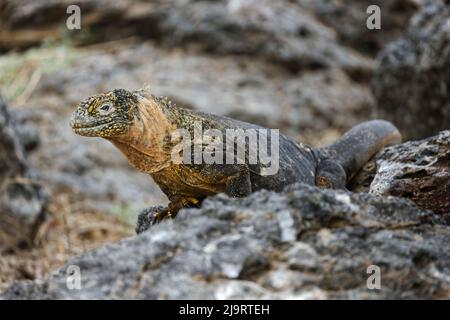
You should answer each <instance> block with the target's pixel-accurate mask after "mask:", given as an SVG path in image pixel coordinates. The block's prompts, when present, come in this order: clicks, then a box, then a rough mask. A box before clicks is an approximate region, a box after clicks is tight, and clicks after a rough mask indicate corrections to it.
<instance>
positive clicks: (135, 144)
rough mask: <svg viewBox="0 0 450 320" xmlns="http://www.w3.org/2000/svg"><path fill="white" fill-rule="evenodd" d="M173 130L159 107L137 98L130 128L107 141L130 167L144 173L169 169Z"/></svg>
mask: <svg viewBox="0 0 450 320" xmlns="http://www.w3.org/2000/svg"><path fill="white" fill-rule="evenodd" d="M175 129H176V127H175V125H174V124H172V123H171V122H170V121H169V119H168V118H167V116H166V115H165V113H164V112H163V110H162V107H161V106H160V105H159V103H158V102H157V101H155V100H154V99H152V98H151V97H141V98H139V101H138V103H137V105H136V112H135V117H134V121H133V124H132V125H131V126H130V129H129V130H128V131H127V133H125V134H123V135H121V136H117V137H111V138H110V139H109V140H110V141H111V142H112V143H113V144H114V145H115V146H116V147H117V148H118V149H119V150H120V151H121V152H122V153H123V154H124V155H125V156H126V157H127V159H128V161H129V162H130V164H131V165H133V166H134V167H136V168H137V169H139V170H140V171H143V172H146V173H154V172H158V171H160V170H162V169H164V168H167V167H169V166H170V165H171V150H170V148H168V142H169V144H170V137H171V133H172V132H173V131H174V130H175Z"/></svg>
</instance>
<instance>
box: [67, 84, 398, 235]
mask: <svg viewBox="0 0 450 320" xmlns="http://www.w3.org/2000/svg"><path fill="white" fill-rule="evenodd" d="M199 122H200V123H201V124H202V126H203V128H205V129H215V130H216V131H217V130H219V131H220V132H223V133H225V132H226V131H227V130H233V129H237V130H239V129H243V130H248V129H255V130H256V129H264V128H263V127H260V126H257V125H254V124H250V123H246V122H242V121H238V120H234V119H231V118H228V117H224V116H217V115H212V114H206V113H201V112H196V111H192V110H189V109H184V108H181V107H178V106H176V105H175V104H173V103H172V102H171V101H169V100H168V99H167V98H164V97H157V96H155V95H153V94H151V93H150V92H149V90H148V89H139V90H135V91H129V90H124V89H115V90H113V91H110V92H107V93H103V94H98V95H94V96H92V97H90V98H88V99H86V100H84V101H82V102H81V103H80V104H79V106H78V107H77V109H76V110H75V112H74V113H73V115H72V119H71V127H72V129H73V131H74V132H75V133H77V134H79V135H82V136H88V137H101V138H104V139H107V140H109V141H110V142H112V143H113V144H114V145H115V146H116V147H117V148H118V149H119V150H120V151H121V152H122V153H123V154H124V155H125V156H126V157H127V158H128V161H129V162H130V164H131V165H132V166H134V167H135V168H137V169H138V170H140V171H142V172H145V173H147V174H150V175H151V176H152V178H153V180H154V181H155V182H156V183H157V184H158V185H159V187H160V188H161V190H162V191H163V192H164V193H165V194H166V195H167V197H168V199H169V201H170V203H169V205H168V206H167V207H162V206H155V207H151V208H148V209H145V210H143V211H142V212H141V214H140V215H139V218H138V219H139V221H138V226H140V227H139V229H138V230H137V232H141V231H143V230H145V229H147V228H148V227H149V226H150V225H152V224H155V223H157V222H159V221H161V220H163V219H165V218H169V217H172V218H173V217H175V216H176V215H177V213H178V211H179V210H180V209H181V208H184V207H192V206H199V205H200V204H201V202H202V200H203V199H205V198H206V197H207V196H211V195H214V194H217V193H222V192H223V193H226V194H228V195H229V196H232V197H244V196H247V195H249V194H250V193H252V192H254V191H257V190H260V189H268V190H274V191H281V190H282V189H283V188H284V187H285V186H287V185H289V184H292V183H295V182H303V183H306V184H309V185H316V186H319V187H324V188H335V189H338V188H345V186H346V183H347V182H348V181H349V180H350V179H351V178H352V177H353V176H354V175H355V174H356V173H357V171H358V170H359V169H360V168H361V167H362V166H363V165H364V164H365V163H366V162H367V161H368V160H369V159H370V158H371V157H372V156H373V155H374V154H375V153H377V152H378V151H379V150H381V149H382V148H383V147H385V146H388V145H391V144H395V143H399V142H401V136H400V133H399V131H398V130H397V128H396V127H395V126H393V125H392V124H391V123H389V122H386V121H383V120H372V121H367V122H363V123H361V124H359V125H357V126H355V127H354V128H352V129H351V130H350V131H348V132H347V133H346V134H345V135H344V136H343V137H341V138H340V139H339V140H338V141H336V142H335V143H333V144H332V145H330V146H329V147H326V148H321V149H314V148H311V147H309V146H306V145H304V144H301V143H297V142H294V141H292V140H290V139H288V138H287V137H285V136H283V135H279V136H278V150H279V152H278V156H279V159H278V161H279V169H278V171H277V172H276V173H274V174H270V175H267V174H264V170H265V169H267V168H266V165H263V164H262V163H260V162H257V163H254V162H253V163H250V162H249V161H248V160H249V159H248V154H249V150H250V148H249V149H248V150H246V151H245V152H246V153H245V161H244V163H242V161H241V163H232V164H220V163H212V164H206V163H200V164H199V163H197V164H195V163H192V162H191V163H188V162H186V161H185V162H182V163H179V162H175V161H173V153H172V152H173V150H174V148H175V146H176V145H177V144H178V143H179V142H180V140H179V139H174V138H173V137H174V135H173V133H174V132H176V131H177V129H184V130H185V131H187V132H189V134H191V135H193V130H194V127H195V124H196V123H199ZM194 143H198V142H195V140H194V142H192V144H194ZM200 145H201V144H200ZM201 146H202V147H201V148H203V149H201V150H204V148H205V146H204V145H201ZM227 150H228V149H227ZM227 150H225V151H224V152H228V151H227ZM236 152H237V151H236Z"/></svg>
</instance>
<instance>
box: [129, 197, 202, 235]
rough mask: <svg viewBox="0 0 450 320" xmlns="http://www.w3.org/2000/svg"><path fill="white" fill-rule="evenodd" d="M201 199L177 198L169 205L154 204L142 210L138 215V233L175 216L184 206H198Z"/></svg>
mask: <svg viewBox="0 0 450 320" xmlns="http://www.w3.org/2000/svg"><path fill="white" fill-rule="evenodd" d="M200 203H201V201H200V200H199V199H196V198H177V199H176V200H174V201H172V202H171V203H170V204H169V205H168V206H167V207H163V206H153V207H149V208H146V209H144V210H142V211H141V212H140V213H139V215H138V220H137V223H136V228H135V230H136V233H137V234H139V233H142V232H144V231H146V230H148V229H149V228H150V227H151V226H153V225H155V224H157V223H160V222H161V221H163V220H165V219H169V218H170V219H172V218H175V217H176V216H177V214H178V211H180V210H181V209H183V208H192V207H198V206H199V205H200Z"/></svg>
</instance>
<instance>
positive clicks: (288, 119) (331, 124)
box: [0, 0, 422, 291]
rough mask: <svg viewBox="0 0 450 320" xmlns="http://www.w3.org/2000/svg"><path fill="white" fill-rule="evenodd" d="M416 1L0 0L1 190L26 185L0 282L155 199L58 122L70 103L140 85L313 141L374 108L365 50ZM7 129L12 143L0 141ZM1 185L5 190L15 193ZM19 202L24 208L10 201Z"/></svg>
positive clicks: (129, 172)
mask: <svg viewBox="0 0 450 320" xmlns="http://www.w3.org/2000/svg"><path fill="white" fill-rule="evenodd" d="M72 4H76V5H78V6H79V7H80V9H81V29H79V30H76V29H75V30H68V28H67V26H66V20H67V19H68V18H69V16H70V14H68V13H67V12H66V10H67V7H68V6H69V5H72ZM371 4H377V5H379V6H380V8H381V13H382V29H381V30H369V29H367V27H366V20H367V18H368V14H367V13H366V9H367V7H368V6H369V5H371ZM421 5H422V1H419V0H415V1H414V0H383V1H378V0H170V1H169V0H167V1H162V0H161V1H156V0H155V1H133V0H117V1H107V0H98V1H94V0H85V1H63V0H40V1H32V0H22V1H20V0H17V1H8V0H6V1H5V0H0V96H1V97H2V101H3V102H1V103H0V104H3V106H4V107H3V109H0V110H3V111H2V112H3V113H4V114H3V115H2V116H0V120H1V119H3V120H2V121H3V122H2V121H0V124H1V125H2V126H3V129H4V130H5V131H4V132H5V133H3V138H0V141H1V140H2V139H3V141H1V142H2V143H3V147H1V148H0V153H2V156H1V157H3V158H2V159H3V161H2V165H0V173H1V175H0V179H3V182H4V181H6V180H5V179H11V177H13V178H14V179H15V180H14V181H15V183H16V184H15V185H14V188H19V189H20V188H22V189H23V190H25V189H26V190H25V191H24V192H25V194H26V195H25V196H23V197H22V198H20V199H19V200H20V201H22V202H20V203H21V210H22V207H26V208H27V209H26V210H25V211H24V210H22V211H24V212H22V211H21V210H19V211H21V213H20V214H21V215H22V216H20V217H19V218H17V219H18V220H17V221H18V222H14V219H15V218H11V217H13V214H14V212H13V211H14V210H9V211H8V214H6V213H5V212H3V213H1V212H0V220H1V219H3V225H4V226H3V229H0V230H3V231H0V232H2V233H3V238H2V237H0V242H1V241H3V244H1V243H0V250H1V260H0V291H1V290H2V288H5V287H6V286H7V285H8V284H9V283H11V281H13V280H14V279H34V278H36V277H41V276H42V275H43V274H45V273H46V272H48V271H49V270H52V269H55V268H56V267H58V266H60V265H61V264H62V263H63V262H65V261H66V260H67V259H68V257H70V256H73V255H76V254H80V253H82V252H84V251H86V250H89V249H92V248H94V247H97V246H99V245H101V244H104V243H108V242H113V241H117V240H118V239H121V238H124V237H127V236H129V235H132V234H134V230H133V229H134V223H135V220H136V217H137V213H138V211H139V209H141V208H144V207H148V206H151V205H154V204H164V203H166V202H167V200H166V198H165V196H164V195H163V194H162V193H161V191H160V190H159V189H158V187H157V186H156V185H155V184H154V183H153V181H152V180H151V178H150V177H149V176H147V175H144V174H141V173H139V172H137V171H136V170H135V169H133V168H131V167H130V166H129V165H128V163H127V161H126V159H125V158H124V157H123V156H122V155H121V154H120V153H119V152H118V151H117V150H116V149H115V148H114V147H112V145H110V144H109V143H108V142H107V141H104V140H101V139H97V138H95V139H88V138H82V137H79V136H76V135H75V134H73V133H72V131H71V130H70V127H69V125H68V124H69V118H70V114H71V113H72V111H73V110H74V108H75V107H76V105H77V104H78V103H79V102H80V100H83V99H85V98H86V97H88V96H90V95H92V94H96V93H99V92H104V91H109V90H112V89H114V88H126V89H136V88H139V87H142V86H143V85H144V84H146V85H149V86H150V88H151V90H152V91H153V93H154V94H156V95H165V96H168V97H169V98H170V99H172V100H173V101H174V102H176V103H177V104H178V105H181V106H184V107H186V108H192V109H196V110H201V111H205V112H211V113H216V114H220V115H227V116H231V117H234V118H237V119H241V120H244V121H249V122H254V123H257V124H261V125H264V126H267V127H271V128H279V129H280V130H281V131H282V132H283V133H285V134H286V135H288V136H290V137H292V138H294V139H297V140H301V141H302V142H305V143H309V144H312V145H314V146H323V145H326V144H328V143H330V142H332V141H334V140H335V139H336V138H337V137H339V136H340V135H341V134H342V133H343V132H344V131H346V130H347V129H349V128H350V127H351V126H353V125H355V124H357V123H359V122H361V121H364V120H368V119H371V118H374V117H377V116H378V109H377V101H379V99H378V98H379V96H380V95H375V94H374V90H373V84H372V81H373V78H374V75H375V74H376V72H377V71H376V70H377V60H376V58H377V56H379V54H380V52H382V50H383V49H385V48H386V47H387V46H388V44H389V43H390V42H391V41H394V40H395V39H397V38H399V37H400V36H401V35H402V34H403V33H404V31H405V29H406V28H407V25H408V21H409V19H410V17H411V16H412V15H413V14H415V13H416V12H417V11H418V10H419V8H420V7H421ZM2 117H3V118H2ZM5 128H6V129H5ZM11 128H13V129H11ZM3 129H2V130H3ZM10 129H11V130H13V131H11V130H10ZM8 135H9V136H10V138H11V141H14V143H9V142H8V143H5V139H6V138H5V137H6V136H8ZM8 141H9V140H8ZM0 145H1V143H0ZM8 163H9V164H8ZM17 163H21V167H20V168H19V169H18V168H16V167H15V165H14V164H17ZM20 179H22V180H24V181H25V182H26V183H25V182H24V183H25V185H26V186H27V187H26V188H25V187H23V184H21V183H22V182H21V181H22V180H20ZM8 181H9V180H8ZM30 181H31V182H33V181H39V183H40V184H41V185H42V186H43V188H42V190H35V189H33V188H32V187H30V185H32V183H31V184H30ZM0 182H2V181H1V180H0ZM3 182H2V183H3ZM24 188H25V189H24ZM27 188H28V189H27ZM30 188H31V189H30ZM22 189H20V190H22ZM8 190H10V191H11V190H12V191H11V192H10V195H11V197H12V198H14V197H15V195H16V194H17V193H15V191H14V190H17V189H8ZM21 192H22V191H21ZM5 194H6V193H5ZM34 197H35V198H36V199H35V198H34ZM8 199H9V198H8ZM8 199H7V200H8ZM24 199H25V200H24ZM30 199H32V200H33V199H35V201H34V200H33V201H34V202H33V203H32V205H28V206H25V205H24V206H22V205H23V203H24V202H23V201H29V200H30ZM16 200H17V199H16ZM16 200H15V201H16ZM19 200H17V201H19ZM5 201H6V200H5ZM27 203H28V202H27ZM11 207H12V205H9V207H8V208H11ZM2 214H3V217H2ZM7 215H8V217H9V218H8V219H10V221H9V222H8V223H5V222H4V221H6V219H7V218H5V217H6V216H7ZM24 217H25V218H24ZM11 221H12V222H11ZM1 223H2V222H0V225H1ZM5 226H6V227H5ZM12 226H13V227H12ZM5 230H6V231H5ZM2 246H3V247H2Z"/></svg>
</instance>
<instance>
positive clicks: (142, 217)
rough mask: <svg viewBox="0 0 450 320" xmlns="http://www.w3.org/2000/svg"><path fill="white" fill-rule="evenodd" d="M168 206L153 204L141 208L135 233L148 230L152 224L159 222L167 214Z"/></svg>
mask: <svg viewBox="0 0 450 320" xmlns="http://www.w3.org/2000/svg"><path fill="white" fill-rule="evenodd" d="M167 211H168V208H167V207H163V206H153V207H149V208H145V209H144V210H142V211H141V212H140V213H139V215H138V219H137V223H136V228H135V230H136V233H137V234H139V233H142V232H144V231H146V230H148V229H149V228H150V227H151V226H152V225H154V224H156V223H158V222H160V221H161V220H163V219H164V216H166V215H167V213H166V212H167Z"/></svg>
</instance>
